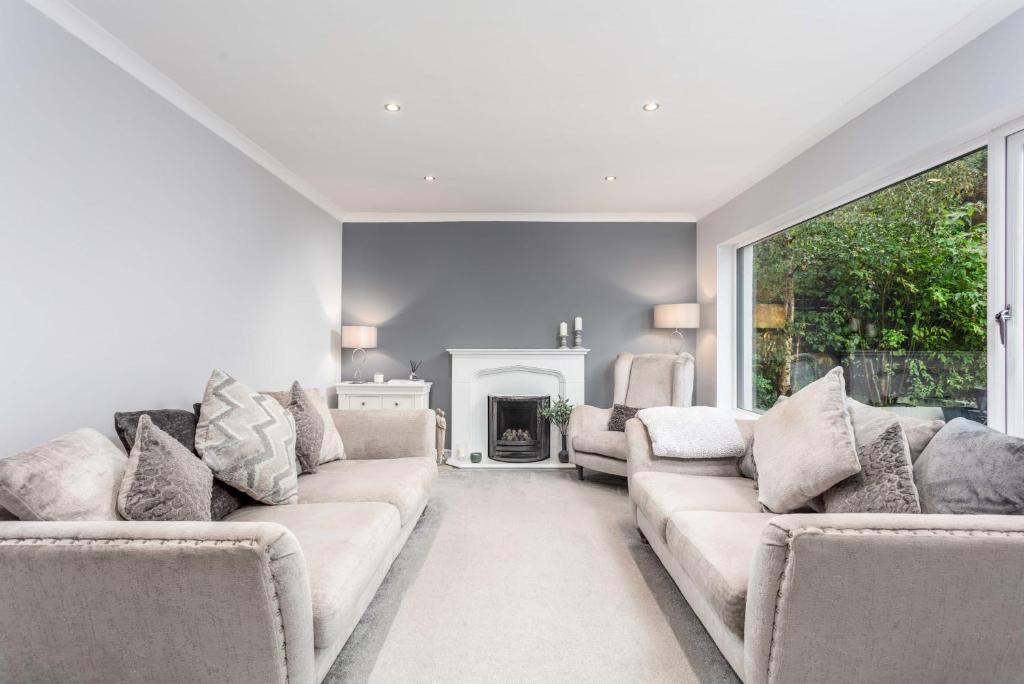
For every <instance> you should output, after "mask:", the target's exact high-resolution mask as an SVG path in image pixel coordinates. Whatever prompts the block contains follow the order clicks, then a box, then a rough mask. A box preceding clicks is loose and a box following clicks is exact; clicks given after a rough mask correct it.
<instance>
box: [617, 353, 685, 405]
mask: <svg viewBox="0 0 1024 684" xmlns="http://www.w3.org/2000/svg"><path fill="white" fill-rule="evenodd" d="M616 379H619V378H616ZM692 394H693V357H692V356H690V355H689V354H685V353H684V354H637V355H635V356H633V357H632V364H631V365H630V370H629V385H628V387H627V389H626V396H625V401H624V402H621V403H624V404H625V405H626V406H631V407H633V408H648V407H650V406H689V405H690V404H691V402H692Z"/></svg>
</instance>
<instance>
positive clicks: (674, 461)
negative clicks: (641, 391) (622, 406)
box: [626, 418, 740, 480]
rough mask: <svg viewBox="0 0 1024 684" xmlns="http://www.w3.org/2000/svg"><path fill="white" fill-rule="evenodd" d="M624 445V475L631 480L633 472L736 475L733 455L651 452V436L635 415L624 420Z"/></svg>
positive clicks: (737, 469) (737, 471)
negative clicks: (679, 455)
mask: <svg viewBox="0 0 1024 684" xmlns="http://www.w3.org/2000/svg"><path fill="white" fill-rule="evenodd" d="M626 444H627V446H628V447H629V456H628V458H627V459H626V476H627V477H628V478H629V479H630V480H632V479H633V475H635V474H636V473H641V472H645V471H651V470H653V471H658V472H664V473H678V474H680V475H708V476H718V477H735V476H737V475H739V473H740V471H739V467H738V466H737V465H736V459H735V458H687V459H682V458H660V457H658V456H655V455H654V450H653V448H652V447H651V438H650V435H648V434H647V427H646V426H644V424H643V421H641V420H640V419H639V418H631V419H629V420H627V421H626Z"/></svg>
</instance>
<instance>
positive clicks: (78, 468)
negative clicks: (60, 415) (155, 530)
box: [0, 428, 127, 521]
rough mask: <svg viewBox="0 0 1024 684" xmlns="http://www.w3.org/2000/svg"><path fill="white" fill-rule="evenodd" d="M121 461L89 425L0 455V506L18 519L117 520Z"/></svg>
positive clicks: (117, 452)
mask: <svg viewBox="0 0 1024 684" xmlns="http://www.w3.org/2000/svg"><path fill="white" fill-rule="evenodd" d="M126 463H127V459H126V458H125V456H124V454H122V453H121V450H120V449H118V448H117V445H115V444H114V443H113V442H111V441H110V440H109V439H107V438H106V437H104V436H103V435H102V434H100V433H99V432H97V431H96V430H93V429H92V428H83V429H81V430H75V431H74V432H69V433H68V434H66V435H63V436H61V437H57V438H56V439H51V440H50V441H49V442H45V443H44V444H40V445H39V446H37V447H32V448H31V449H28V450H26V451H23V452H21V453H20V454H16V455H14V456H9V457H7V458H0V506H3V507H4V508H6V509H7V510H8V511H10V512H11V513H13V514H14V515H16V516H17V517H18V518H19V519H21V520H58V521H68V520H107V521H111V520H120V519H121V518H120V517H119V516H118V515H117V489H118V487H119V486H120V484H121V476H122V475H123V474H124V467H125V465H126Z"/></svg>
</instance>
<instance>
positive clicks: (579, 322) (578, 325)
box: [574, 316, 583, 330]
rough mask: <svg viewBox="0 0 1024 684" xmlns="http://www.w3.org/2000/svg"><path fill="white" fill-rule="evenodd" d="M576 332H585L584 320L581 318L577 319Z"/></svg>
mask: <svg viewBox="0 0 1024 684" xmlns="http://www.w3.org/2000/svg"><path fill="white" fill-rule="evenodd" d="M574 330H583V319H582V318H581V317H579V316H577V317H576V325H575V327H574Z"/></svg>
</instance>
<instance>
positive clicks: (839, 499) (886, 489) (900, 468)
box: [822, 418, 921, 513]
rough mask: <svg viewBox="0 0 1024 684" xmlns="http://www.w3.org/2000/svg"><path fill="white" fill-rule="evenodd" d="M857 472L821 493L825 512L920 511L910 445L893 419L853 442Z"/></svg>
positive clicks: (900, 427)
mask: <svg viewBox="0 0 1024 684" xmlns="http://www.w3.org/2000/svg"><path fill="white" fill-rule="evenodd" d="M857 458H858V460H859V461H860V472H859V473H856V474H855V475H851V476H850V477H848V478H846V479H845V480H843V481H842V482H840V483H839V484H837V485H836V486H834V487H832V489H830V490H828V491H827V492H825V494H824V495H823V497H822V498H823V503H824V507H825V512H826V513H920V512H921V504H920V502H919V501H918V495H917V487H915V486H914V474H913V470H912V466H911V464H910V447H909V445H908V444H907V438H906V436H905V435H904V434H903V427H902V426H901V425H900V424H899V422H897V421H896V420H895V418H893V419H892V422H891V423H890V424H889V427H887V428H885V429H884V430H882V432H881V433H880V434H879V435H878V436H877V437H875V438H874V440H872V441H870V442H867V443H866V444H858V445H857Z"/></svg>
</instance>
